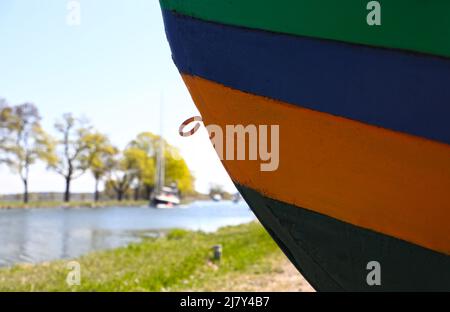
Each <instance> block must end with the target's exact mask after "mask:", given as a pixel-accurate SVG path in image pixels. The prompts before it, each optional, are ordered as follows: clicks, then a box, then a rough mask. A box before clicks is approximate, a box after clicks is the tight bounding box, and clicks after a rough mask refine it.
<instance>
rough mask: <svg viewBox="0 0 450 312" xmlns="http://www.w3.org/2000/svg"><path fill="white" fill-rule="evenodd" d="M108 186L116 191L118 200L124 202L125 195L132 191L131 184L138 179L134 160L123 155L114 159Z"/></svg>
mask: <svg viewBox="0 0 450 312" xmlns="http://www.w3.org/2000/svg"><path fill="white" fill-rule="evenodd" d="M108 176H109V178H108V180H107V185H108V187H110V188H112V189H114V191H115V192H116V194H117V200H118V201H122V200H123V197H124V195H125V194H126V193H127V192H128V190H129V189H130V186H131V184H132V183H133V181H134V180H135V179H136V164H135V163H134V160H133V159H131V158H129V157H126V156H125V155H121V157H120V158H116V159H114V162H113V166H111V170H110V171H109V173H108Z"/></svg>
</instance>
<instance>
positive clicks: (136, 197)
mask: <svg viewBox="0 0 450 312" xmlns="http://www.w3.org/2000/svg"><path fill="white" fill-rule="evenodd" d="M140 190H141V187H140V186H136V188H135V189H134V201H138V200H139V191H140Z"/></svg>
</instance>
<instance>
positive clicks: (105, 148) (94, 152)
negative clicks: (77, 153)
mask: <svg viewBox="0 0 450 312" xmlns="http://www.w3.org/2000/svg"><path fill="white" fill-rule="evenodd" d="M82 140H83V141H84V142H85V144H86V146H87V153H86V154H85V156H84V157H86V158H87V159H85V160H84V161H83V163H87V164H88V166H89V169H90V171H91V172H92V175H93V177H94V179H95V191H94V200H95V201H98V200H99V198H100V196H99V191H98V187H99V183H100V180H101V179H102V178H104V177H105V176H106V175H107V173H108V172H110V171H111V169H112V167H113V166H114V156H115V155H117V153H118V150H117V148H115V147H114V146H113V145H112V144H111V142H110V140H109V138H108V137H107V136H106V135H104V134H102V133H99V132H93V133H88V134H86V135H85V136H84V137H83V138H82Z"/></svg>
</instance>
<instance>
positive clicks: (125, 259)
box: [0, 222, 284, 291]
mask: <svg viewBox="0 0 450 312" xmlns="http://www.w3.org/2000/svg"><path fill="white" fill-rule="evenodd" d="M216 244H221V245H222V246H223V258H222V261H221V262H220V263H217V262H214V261H212V260H211V256H212V249H211V247H212V246H213V245H216ZM283 257H284V255H282V253H281V251H280V250H279V249H278V247H277V246H276V245H275V243H274V242H273V240H272V239H271V238H270V237H269V235H268V234H267V233H266V231H265V230H264V229H263V228H262V226H261V225H260V224H259V223H256V222H254V223H250V224H246V225H241V226H235V227H227V228H223V229H220V230H219V231H217V232H216V233H211V234H206V233H201V232H188V231H183V230H174V231H172V232H170V233H169V234H168V235H167V236H166V237H163V238H157V239H146V240H145V241H143V242H141V243H138V244H132V245H129V246H128V247H124V248H118V249H114V250H109V251H102V252H96V253H92V254H89V255H86V256H83V257H80V258H79V259H77V261H78V262H79V263H80V265H81V285H80V286H73V287H69V286H68V285H67V284H66V281H65V280H66V276H67V273H68V269H67V268H66V265H67V261H55V262H50V263H44V264H39V265H17V266H15V267H12V268H5V269H0V290H1V291H30V290H32V291H179V290H217V289H220V287H221V285H224V283H228V284H231V285H232V284H233V283H234V282H233V281H236V280H239V278H240V277H242V276H253V275H260V274H270V273H271V272H273V271H274V269H276V268H275V267H274V265H276V263H277V262H278V261H279V259H282V258H283ZM234 284H239V283H234Z"/></svg>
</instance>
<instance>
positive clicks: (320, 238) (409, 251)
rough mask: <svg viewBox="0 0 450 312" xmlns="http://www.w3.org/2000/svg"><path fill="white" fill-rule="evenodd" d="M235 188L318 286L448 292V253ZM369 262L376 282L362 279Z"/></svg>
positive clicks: (327, 289) (318, 287) (333, 288)
mask: <svg viewBox="0 0 450 312" xmlns="http://www.w3.org/2000/svg"><path fill="white" fill-rule="evenodd" d="M237 187H238V189H239V191H240V192H241V194H242V196H243V197H244V198H245V200H246V201H247V203H248V204H249V205H250V207H251V208H252V210H253V212H254V213H255V215H256V216H257V217H258V219H259V220H260V221H261V223H262V224H263V225H264V227H265V228H266V229H267V231H268V232H269V233H270V235H271V236H272V237H273V239H274V240H275V241H276V242H277V244H278V245H279V246H280V247H281V249H282V250H283V251H284V253H285V254H286V255H287V256H288V258H289V259H290V260H291V261H292V263H294V265H295V266H296V267H297V269H298V270H299V271H300V272H301V273H302V274H303V276H304V277H305V278H306V279H307V280H308V281H309V282H310V283H311V285H312V286H313V287H314V288H315V289H316V290H318V291H450V269H449V268H450V257H449V256H446V255H444V254H440V253H437V252H434V251H432V250H429V249H426V248H422V247H420V246H417V245H414V244H411V243H408V242H406V241H402V240H399V239H396V238H394V237H390V236H387V235H384V234H380V233H376V232H373V231H370V230H366V229H363V228H360V227H357V226H354V225H352V224H349V223H345V222H342V221H339V220H337V219H334V218H331V217H328V216H325V215H322V214H318V213H315V212H312V211H309V210H306V209H303V208H300V207H296V206H293V205H290V204H286V203H282V202H280V201H277V200H273V199H270V198H267V197H265V196H263V195H261V194H260V193H259V192H256V191H254V190H252V189H249V188H247V187H244V186H241V185H237ZM371 261H377V262H378V263H379V264H380V268H381V270H380V277H381V285H374V286H369V285H368V283H367V276H368V274H369V273H370V272H371V271H372V270H369V269H367V264H368V263H369V262H371ZM370 280H371V279H370Z"/></svg>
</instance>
